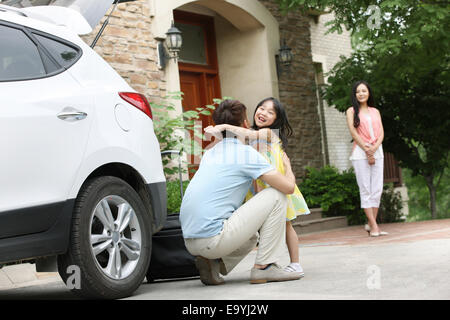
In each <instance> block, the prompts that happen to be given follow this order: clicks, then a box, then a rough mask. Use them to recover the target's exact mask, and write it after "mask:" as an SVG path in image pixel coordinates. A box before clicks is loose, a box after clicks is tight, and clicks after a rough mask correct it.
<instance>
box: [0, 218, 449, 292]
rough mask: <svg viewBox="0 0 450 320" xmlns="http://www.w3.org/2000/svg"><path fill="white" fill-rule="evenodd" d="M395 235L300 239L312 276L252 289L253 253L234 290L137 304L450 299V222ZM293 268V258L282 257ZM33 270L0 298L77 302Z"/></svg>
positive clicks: (0, 274) (183, 283) (1, 277)
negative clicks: (203, 301)
mask: <svg viewBox="0 0 450 320" xmlns="http://www.w3.org/2000/svg"><path fill="white" fill-rule="evenodd" d="M382 230H383V231H387V232H389V235H388V236H383V237H379V238H370V237H368V236H367V233H366V232H365V231H364V230H363V228H362V227H361V226H356V227H348V228H343V229H337V230H333V231H327V232H321V233H315V234H307V235H303V236H300V257H301V264H302V265H303V268H304V270H305V277H304V278H303V279H301V280H298V281H290V282H282V283H269V284H260V285H251V284H249V282H248V278H249V270H250V268H251V266H252V263H253V261H254V256H255V253H254V252H253V253H251V254H250V255H249V256H248V257H247V258H246V259H244V261H243V262H242V263H241V264H239V265H238V266H237V267H236V269H235V270H233V272H232V273H231V274H230V275H229V276H227V277H225V280H226V284H225V285H222V286H217V287H206V286H203V285H202V284H201V283H200V281H199V280H198V279H193V280H172V281H160V282H155V283H152V284H143V285H142V286H141V287H140V288H139V289H138V290H137V292H136V293H135V294H134V295H133V296H132V297H130V298H129V299H133V300H186V299H189V300H216V299H220V300H236V299H238V300H311V299H320V300H321V299H330V300H335V299H344V300H347V299H357V300H369V299H376V300H391V299H414V300H415V299H439V300H450V219H445V220H435V221H423V222H414V223H393V224H384V225H382ZM282 262H283V263H284V264H287V263H288V262H289V261H288V256H287V251H286V255H285V256H284V258H283V259H282ZM32 268H33V265H29V264H27V265H22V266H10V267H5V268H3V269H1V270H0V299H74V298H75V297H74V296H73V295H72V293H71V292H70V291H68V290H67V289H66V287H65V286H64V284H63V283H62V281H61V280H60V278H59V276H58V275H57V274H52V273H48V274H36V273H35V272H34V271H33V269H32Z"/></svg>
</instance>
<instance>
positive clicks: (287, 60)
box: [275, 40, 292, 77]
mask: <svg viewBox="0 0 450 320" xmlns="http://www.w3.org/2000/svg"><path fill="white" fill-rule="evenodd" d="M275 60H276V63H277V74H278V77H279V76H280V73H281V69H282V67H288V66H290V65H291V62H292V49H291V48H289V47H288V46H287V45H286V40H283V42H282V44H281V48H280V50H278V54H277V55H275Z"/></svg>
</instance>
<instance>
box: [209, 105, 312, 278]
mask: <svg viewBox="0 0 450 320" xmlns="http://www.w3.org/2000/svg"><path fill="white" fill-rule="evenodd" d="M252 129H253V130H250V129H245V128H242V127H235V126H231V125H227V124H221V125H217V126H215V127H212V126H210V127H208V128H205V131H207V132H209V133H213V132H214V131H215V132H218V131H224V130H226V131H229V132H232V133H233V134H236V135H239V136H241V137H246V138H248V139H249V140H250V141H253V142H255V141H257V142H258V146H257V149H258V151H260V152H261V153H262V154H263V155H264V156H265V157H266V158H267V160H268V161H269V162H270V163H271V164H272V165H273V166H274V167H275V168H276V169H277V170H278V171H279V172H281V173H282V174H284V173H285V168H284V164H283V159H284V161H289V158H288V157H287V155H286V154H285V152H284V150H285V149H286V147H287V143H288V137H289V136H291V135H292V128H291V126H290V124H289V122H288V119H287V116H286V112H285V110H284V108H283V107H282V106H281V104H280V102H279V101H278V100H277V99H275V98H272V97H271V98H266V99H264V100H263V101H261V102H260V103H258V105H257V106H256V110H255V113H254V115H253V126H252ZM267 187H268V186H267V185H266V184H265V183H264V182H262V181H260V180H259V179H258V180H256V181H255V182H254V184H253V188H252V189H253V190H251V191H249V193H248V194H247V197H246V200H249V199H250V198H251V197H252V196H253V195H254V194H255V193H257V192H259V191H261V190H262V189H264V188H267ZM287 197H288V209H287V213H286V244H287V247H288V251H289V256H290V259H291V263H290V264H289V265H288V266H287V267H286V268H285V270H286V271H291V272H299V273H302V274H303V269H302V267H301V265H300V263H299V254H298V236H297V233H296V232H295V230H294V227H293V226H292V223H291V220H294V219H295V218H296V217H297V215H306V214H309V213H310V211H309V209H308V206H307V204H306V202H305V200H304V198H303V196H302V194H301V192H300V190H299V189H298V187H297V186H295V191H294V193H293V194H290V195H287Z"/></svg>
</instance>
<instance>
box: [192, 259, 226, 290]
mask: <svg viewBox="0 0 450 320" xmlns="http://www.w3.org/2000/svg"><path fill="white" fill-rule="evenodd" d="M195 266H196V267H197V269H198V272H199V273H200V280H201V281H202V283H203V284H205V285H207V286H208V285H219V284H224V283H225V281H224V280H223V278H222V277H221V276H220V274H219V270H220V263H219V261H218V260H210V259H206V258H203V257H201V256H197V257H196V259H195Z"/></svg>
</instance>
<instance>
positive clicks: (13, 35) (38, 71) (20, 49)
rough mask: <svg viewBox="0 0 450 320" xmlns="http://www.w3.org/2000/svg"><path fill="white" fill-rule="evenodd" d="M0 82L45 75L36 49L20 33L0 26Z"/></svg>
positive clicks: (17, 30) (33, 44)
mask: <svg viewBox="0 0 450 320" xmlns="http://www.w3.org/2000/svg"><path fill="white" fill-rule="evenodd" d="M0 43H1V50H0V81H2V80H3V81H4V80H20V79H31V78H38V77H42V76H45V75H46V70H45V67H44V63H43V61H42V59H41V55H40V53H39V50H38V47H37V46H36V44H35V43H34V42H33V41H31V39H30V38H29V37H28V36H27V35H26V34H25V33H24V32H23V31H22V30H19V29H16V28H11V27H8V26H4V25H0Z"/></svg>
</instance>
